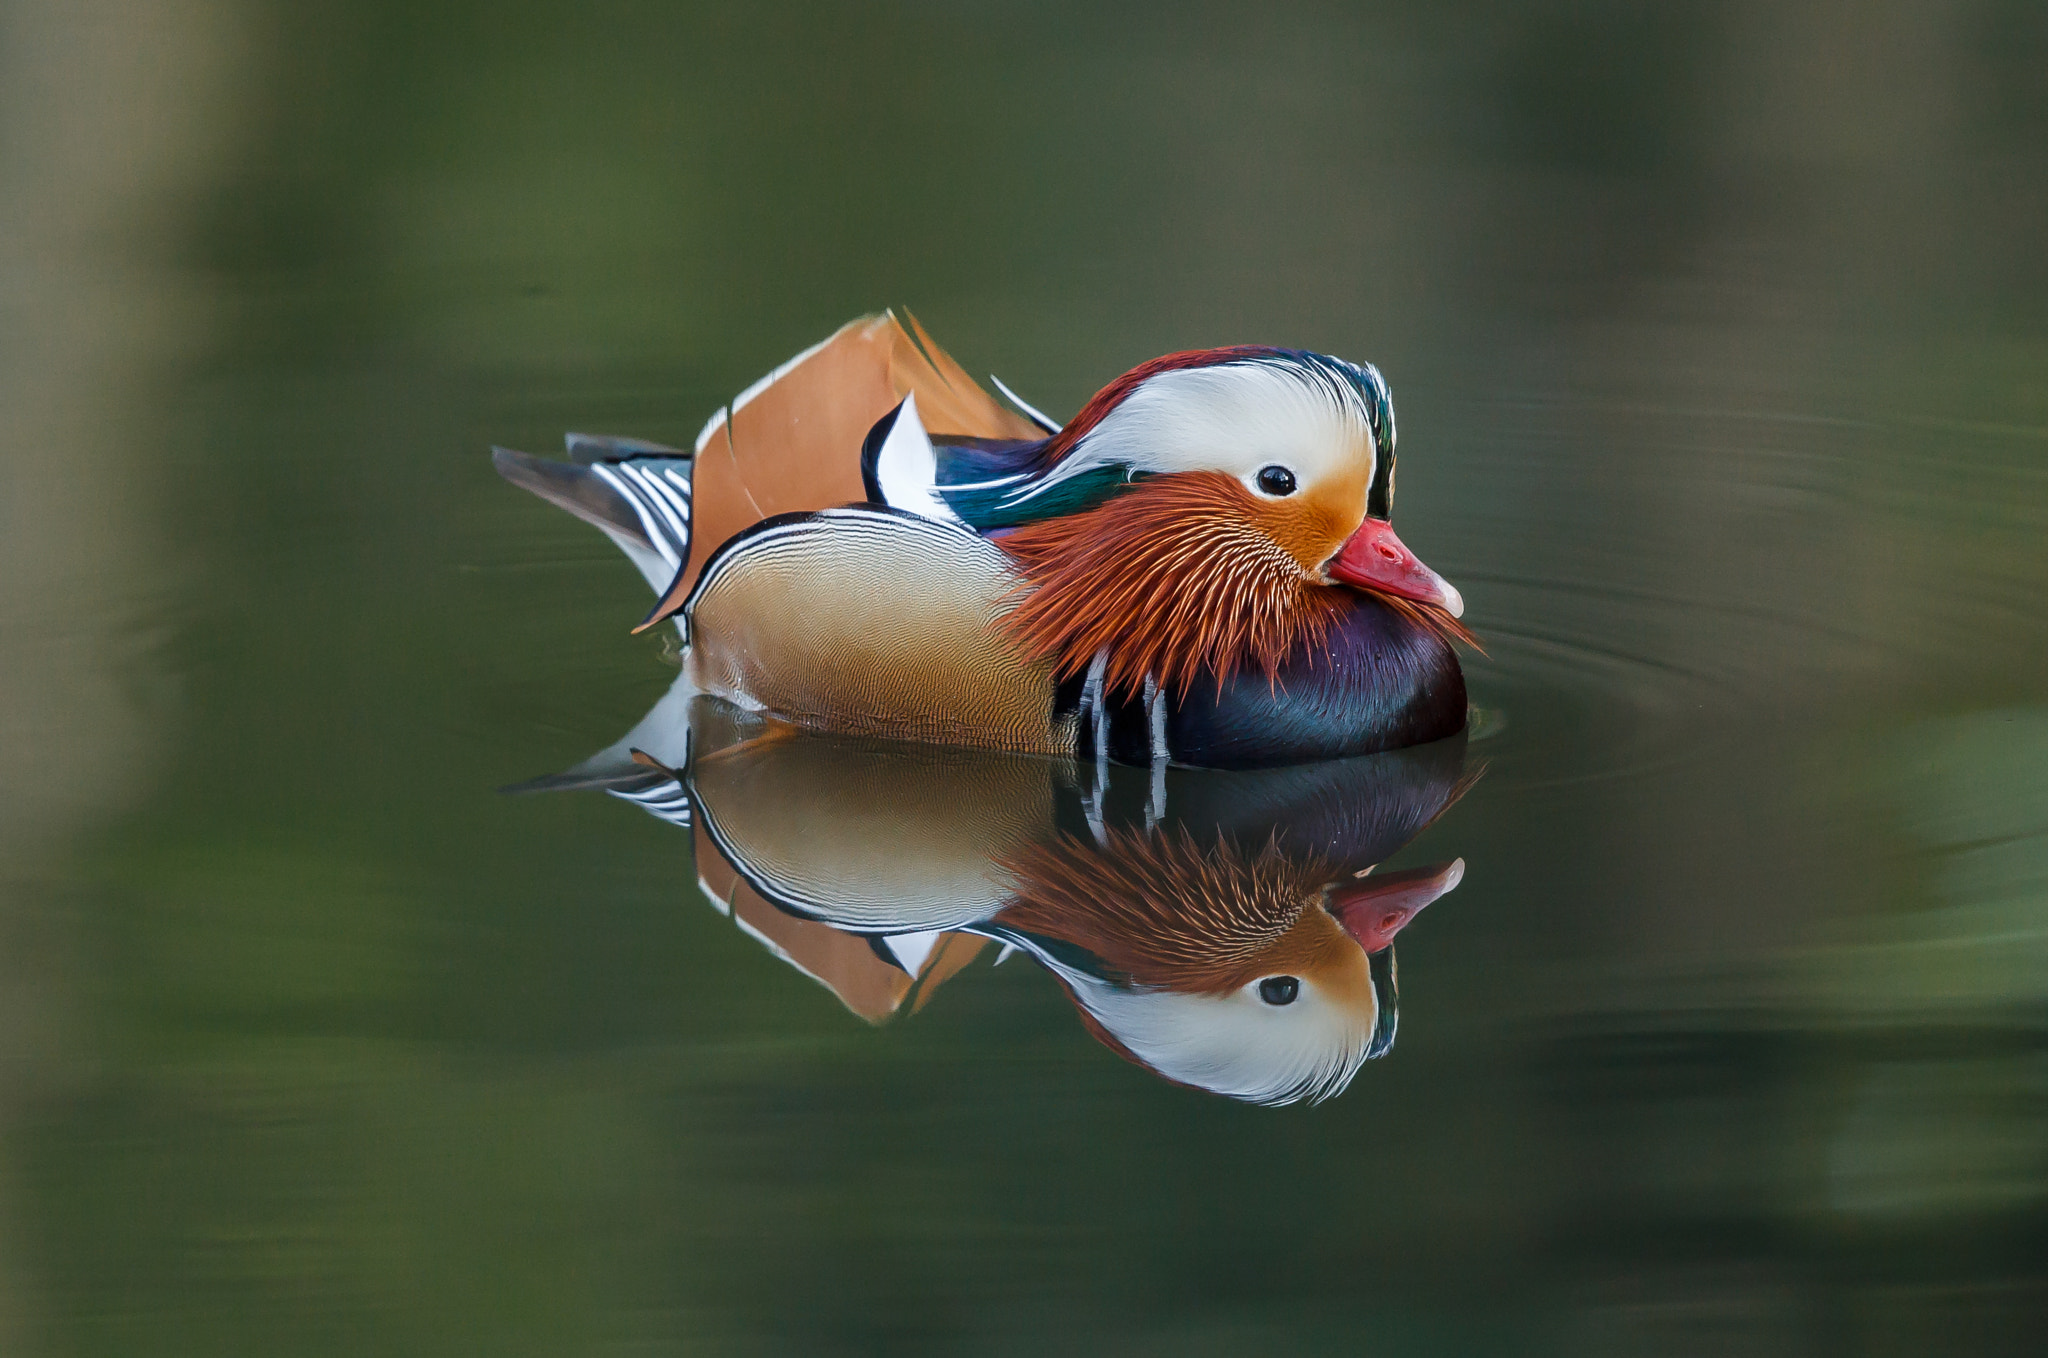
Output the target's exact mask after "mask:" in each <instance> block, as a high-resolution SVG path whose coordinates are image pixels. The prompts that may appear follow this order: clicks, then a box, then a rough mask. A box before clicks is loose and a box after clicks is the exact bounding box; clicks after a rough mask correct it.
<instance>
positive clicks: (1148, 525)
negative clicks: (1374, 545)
mask: <svg viewBox="0 0 2048 1358" xmlns="http://www.w3.org/2000/svg"><path fill="white" fill-rule="evenodd" d="M1269 516H1270V508H1269V507H1268V506H1265V505H1262V504H1261V503H1260V502H1259V501H1257V500H1255V499H1254V498H1253V497H1252V495H1251V493H1250V492H1249V491H1247V490H1246V489H1245V488H1244V487H1243V486H1242V485H1241V484H1239V483H1238V481H1237V480H1236V478H1234V477H1231V476H1226V475H1224V474H1223V473H1221V472H1192V473H1187V474H1183V475H1178V476H1161V477H1157V478H1154V479H1151V480H1146V481H1139V482H1135V483H1133V484H1131V485H1129V486H1127V487H1125V488H1124V489H1123V490H1122V491H1121V492H1120V493H1118V494H1116V495H1113V496H1111V497H1110V499H1109V500H1108V501H1106V502H1105V503H1103V504H1101V505H1099V506H1097V507H1096V508H1094V509H1092V510H1089V511H1088V512H1086V513H1084V514H1072V515H1067V516H1064V517H1061V518H1055V519H1046V520H1042V521H1040V522H1038V523H1032V524H1026V525H1025V526H1023V527H1022V528H1019V529H1017V530H1016V531H1014V532H1011V533H1008V534H1005V535H1004V536H1003V537H1002V538H1000V539H999V540H998V541H999V543H1000V545H1001V546H1002V548H1003V550H1004V551H1005V552H1007V553H1008V554H1009V555H1010V558H1011V559H1012V560H1013V561H1015V562H1016V564H1017V567H1018V570H1019V571H1020V573H1021V574H1022V575H1023V577H1024V580H1025V583H1026V586H1027V589H1026V592H1023V594H1022V597H1021V598H1019V600H1018V602H1017V604H1016V606H1015V608H1014V609H1013V610H1012V611H1011V612H1010V614H1009V615H1008V617H1007V618H1006V619H1005V626H1006V627H1007V629H1008V631H1009V633H1010V635H1011V636H1012V637H1013V638H1014V639H1015V640H1016V641H1017V643H1018V644H1019V645H1020V646H1021V647H1022V649H1023V650H1024V651H1025V653H1026V654H1027V655H1030V656H1033V657H1036V658H1045V659H1050V660H1051V661H1052V662H1053V664H1054V667H1055V670H1056V671H1057V673H1058V675H1059V676H1060V677H1061V678H1068V677H1071V676H1073V675H1076V674H1080V673H1083V672H1085V671H1086V670H1087V669H1088V668H1089V666H1090V664H1091V663H1092V662H1093V660H1094V658H1095V655H1096V653H1097V652H1098V651H1101V652H1104V653H1105V655H1106V662H1105V666H1104V669H1103V675H1102V678H1103V683H1104V687H1105V690H1106V691H1107V692H1108V693H1110V694H1113V695H1122V696H1128V695H1133V694H1137V693H1139V692H1141V691H1142V690H1143V688H1144V684H1145V680H1146V678H1147V677H1148V676H1149V677H1151V678H1152V679H1154V680H1156V681H1157V682H1158V683H1159V685H1160V686H1161V687H1163V688H1167V689H1171V690H1172V691H1173V692H1175V693H1177V694H1184V693H1185V692H1186V691H1187V689H1188V687H1189V686H1190V685H1191V684H1192V683H1194V681H1195V679H1196V678H1197V677H1198V676H1201V675H1203V674H1204V673H1205V672H1206V673H1207V674H1208V675H1209V676H1211V677H1213V678H1214V680H1215V681H1216V682H1217V683H1218V684H1219V685H1220V684H1221V683H1222V682H1223V681H1225V680H1227V679H1228V678H1229V677H1230V676H1231V675H1233V674H1235V673H1236V672H1237V670H1238V668H1239V667H1240V666H1241V665H1243V664H1245V663H1246V662H1247V661H1249V662H1250V663H1252V664H1255V665H1257V666H1258V667H1259V668H1260V669H1261V670H1262V671H1264V672H1265V674H1266V675H1267V676H1268V677H1269V678H1270V677H1273V676H1275V675H1277V674H1278V672H1279V668H1280V662H1281V661H1282V660H1283V659H1284V658H1285V657H1286V656H1287V654H1288V653H1289V652H1290V651H1292V650H1293V649H1295V648H1296V647H1297V646H1302V645H1313V643H1314V642H1316V641H1317V640H1318V639H1320V638H1321V637H1322V636H1323V634H1324V633H1325V632H1327V630H1328V629H1329V626H1330V624H1331V623H1332V622H1334V621H1335V620H1336V618H1337V616H1338V614H1339V613H1340V612H1341V611H1342V610H1343V608H1344V606H1345V599H1344V594H1345V591H1344V590H1343V589H1342V588H1341V587H1335V586H1329V585H1319V584H1316V583H1315V582H1314V581H1312V580H1310V579H1308V578H1307V577H1306V576H1305V575H1304V574H1303V573H1302V568H1301V565H1300V563H1299V562H1298V561H1297V560H1296V559H1295V558H1294V556H1292V555H1291V554H1289V552H1288V551H1287V550H1286V548H1285V547H1283V546H1282V545H1281V543H1280V541H1278V540H1276V535H1275V534H1274V533H1273V532H1272V531H1271V528H1270V527H1269V526H1268V525H1265V524H1263V523H1262V522H1261V520H1262V519H1264V518H1267V517H1269Z"/></svg>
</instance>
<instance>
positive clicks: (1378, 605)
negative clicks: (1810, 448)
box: [1061, 594, 1465, 768]
mask: <svg viewBox="0 0 2048 1358" xmlns="http://www.w3.org/2000/svg"><path fill="white" fill-rule="evenodd" d="M1061 697H1062V699H1065V700H1067V701H1069V702H1071V703H1073V704H1074V706H1075V708H1076V710H1077V715H1078V716H1079V717H1080V723H1079V726H1080V735H1079V749H1078V751H1077V752H1078V753H1079V754H1080V755H1081V756H1082V757H1083V758H1092V757H1094V756H1095V754H1096V752H1097V750H1098V748H1099V749H1101V750H1102V751H1104V752H1105V753H1107V755H1108V756H1109V757H1110V758H1111V759H1113V760H1115V761H1117V762H1118V763H1125V764H1146V763H1150V762H1153V761H1154V760H1155V759H1157V758H1158V757H1159V756H1160V755H1161V754H1162V753H1163V754H1164V755H1165V756H1166V757H1167V758H1169V759H1170V760H1171V761H1172V762H1173V763H1175V764H1180V765H1184V766H1190V767H1196V768H1254V767H1258V766H1261V765H1271V764H1297V763H1305V762H1307V761H1310V760H1316V759H1339V758H1343V757H1344V756H1347V755H1358V754H1373V753H1376V752H1378V751H1381V750H1393V749H1399V748H1402V747H1404V746H1409V745H1420V744H1423V743H1425V742H1428V741H1432V740H1441V739H1442V738H1444V737H1445V736H1449V735H1454V734H1456V733H1457V732H1458V731H1461V730H1463V729H1464V727H1465V677H1464V673H1463V671H1462V670H1461V669H1460V668H1459V665H1458V657H1457V653H1456V652H1455V651H1453V650H1452V649H1451V646H1450V644H1449V643H1448V642H1447V641H1445V640H1444V639H1443V638H1442V637H1440V636H1439V635H1437V634H1436V633H1435V632H1434V631H1432V630H1430V629H1429V628H1427V627H1424V626H1422V625H1421V624H1419V623H1416V622H1414V621H1413V620H1411V619H1410V618H1408V617H1406V616H1404V615H1403V614H1401V613H1399V612H1397V611H1396V610H1394V609H1393V608H1391V607H1389V606H1388V605H1386V604H1384V603H1382V602H1380V601H1379V600H1378V599H1375V598H1373V597H1372V596H1370V595H1366V594H1359V595H1357V596H1355V599H1354V601H1353V603H1352V606H1351V607H1350V609H1349V610H1348V611H1347V612H1346V613H1345V614H1344V616H1343V617H1342V618H1340V619H1339V620H1338V622H1337V623H1336V625H1334V626H1333V627H1331V628H1330V630H1329V632H1328V634H1327V635H1326V636H1325V637H1324V638H1323V639H1322V640H1321V641H1320V642H1319V643H1317V644H1316V645H1314V646H1313V647H1307V646H1304V647H1301V648H1298V649H1297V650H1295V651H1294V652H1293V653H1291V654H1290V655H1288V657H1287V658H1286V659H1285V660H1284V661H1283V662H1282V663H1281V666H1280V671H1279V674H1278V676H1277V680H1275V681H1268V679H1267V678H1266V675H1265V674H1264V673H1263V672H1261V671H1259V670H1257V669H1247V670H1240V671H1239V672H1238V673H1237V674H1236V675H1234V676H1233V677H1231V678H1230V679H1228V680H1226V681H1224V683H1223V685H1222V686H1221V688H1220V689H1219V688H1218V686H1217V684H1216V682H1215V681H1214V680H1213V679H1211V678H1207V677H1198V678H1197V679H1196V680H1195V681H1194V683H1193V684H1191V685H1190V686H1189V688H1188V691H1187V693H1186V694H1185V695H1184V696H1181V697H1175V696H1174V695H1173V694H1171V693H1161V694H1158V695H1157V696H1156V697H1155V698H1154V700H1153V701H1152V702H1151V703H1147V702H1146V701H1145V700H1144V699H1143V698H1132V699H1127V700H1124V701H1121V702H1110V703H1106V704H1104V705H1103V709H1102V710H1101V711H1100V712H1097V711H1093V710H1090V705H1089V703H1088V702H1087V699H1086V695H1085V692H1084V688H1083V687H1082V686H1076V685H1072V684H1070V685H1066V686H1063V689H1062V693H1061Z"/></svg>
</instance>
